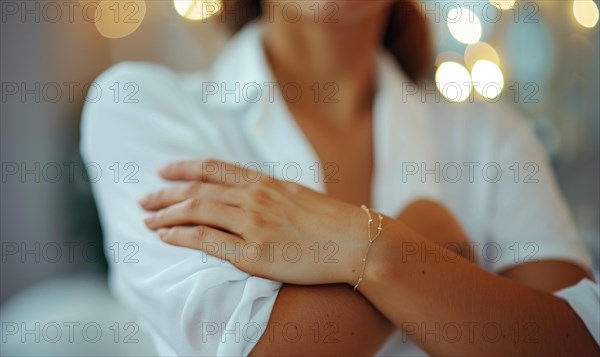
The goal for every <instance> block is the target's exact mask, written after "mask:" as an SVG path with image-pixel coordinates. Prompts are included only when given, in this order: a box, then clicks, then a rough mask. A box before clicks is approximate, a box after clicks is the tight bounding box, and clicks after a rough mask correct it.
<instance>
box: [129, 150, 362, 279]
mask: <svg viewBox="0 0 600 357" xmlns="http://www.w3.org/2000/svg"><path fill="white" fill-rule="evenodd" d="M160 175H161V176H162V177H163V178H165V179H167V180H182V181H189V182H188V183H185V184H183V185H180V186H176V187H172V188H167V189H164V190H161V191H159V192H156V193H153V194H150V195H148V196H146V197H144V198H143V199H141V200H140V204H141V205H142V207H143V208H145V209H146V210H149V211H154V213H153V214H152V215H151V216H149V217H148V218H147V219H146V220H145V223H146V225H147V226H148V228H150V229H152V230H157V231H158V233H159V236H160V238H161V239H162V240H163V241H165V242H167V243H170V244H174V245H178V246H183V247H188V248H193V249H199V250H203V251H205V252H206V253H208V254H211V255H213V256H215V257H218V258H221V259H225V260H228V261H229V262H231V263H232V264H234V265H235V266H237V267H238V268H240V269H241V270H244V271H246V272H248V273H249V274H252V275H256V276H261V277H265V278H268V279H272V280H277V281H281V282H285V283H290V284H310V285H314V284H327V283H340V282H346V283H349V284H354V283H355V282H356V279H358V275H359V271H360V268H361V263H362V255H363V254H364V252H365V249H366V247H367V244H368V239H367V226H366V224H367V217H366V215H365V213H364V212H363V211H362V209H361V208H359V207H355V206H352V205H349V204H346V203H344V202H341V201H337V200H334V199H332V198H329V197H327V196H326V195H323V194H320V193H317V192H315V191H312V190H310V189H308V188H305V187H302V186H300V185H297V184H295V183H291V182H284V181H279V180H275V179H273V178H270V177H265V178H260V179H258V180H255V179H254V178H257V177H258V176H257V175H258V174H257V173H256V172H254V171H251V170H245V169H243V168H241V167H240V165H233V164H228V163H225V162H221V161H214V160H210V161H186V162H179V163H175V164H171V165H168V166H166V167H164V168H163V169H161V171H160ZM249 179H252V181H256V182H249Z"/></svg>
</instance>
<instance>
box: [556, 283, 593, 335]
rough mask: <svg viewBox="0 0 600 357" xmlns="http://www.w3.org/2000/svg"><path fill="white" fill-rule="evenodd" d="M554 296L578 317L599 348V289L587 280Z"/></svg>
mask: <svg viewBox="0 0 600 357" xmlns="http://www.w3.org/2000/svg"><path fill="white" fill-rule="evenodd" d="M554 295H556V296H558V297H559V298H561V299H563V300H565V301H566V302H567V303H569V305H570V306H571V308H572V309H573V310H575V312H576V313H577V315H579V318H581V320H582V321H583V323H584V324H585V326H586V327H587V329H588V331H589V332H590V334H591V335H592V336H593V337H594V339H595V340H596V343H597V344H598V345H599V346H600V287H599V286H598V284H595V283H593V282H592V281H590V280H589V279H582V280H581V281H580V282H579V283H578V284H577V285H573V286H571V287H568V288H566V289H563V290H560V291H557V292H556V293H554Z"/></svg>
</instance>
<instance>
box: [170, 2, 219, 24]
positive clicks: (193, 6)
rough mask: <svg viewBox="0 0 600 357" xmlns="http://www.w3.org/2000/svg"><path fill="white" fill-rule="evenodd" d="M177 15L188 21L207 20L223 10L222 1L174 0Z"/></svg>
mask: <svg viewBox="0 0 600 357" xmlns="http://www.w3.org/2000/svg"><path fill="white" fill-rule="evenodd" d="M173 5H174V6H175V10H176V11H177V13H178V14H179V15H181V16H183V17H185V18H186V19H188V20H194V21H199V20H206V19H208V18H209V17H211V16H214V15H216V14H218V13H220V12H221V10H223V1H222V0H173Z"/></svg>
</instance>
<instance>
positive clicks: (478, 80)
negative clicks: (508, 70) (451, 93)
mask: <svg viewBox="0 0 600 357" xmlns="http://www.w3.org/2000/svg"><path fill="white" fill-rule="evenodd" d="M471 77H472V78H473V86H474V87H475V90H476V91H477V93H479V94H481V95H482V96H483V97H484V98H486V99H496V98H498V97H499V96H500V95H501V94H502V90H503V89H504V75H503V74H502V71H501V70H500V67H498V65H496V64H495V63H494V62H491V61H487V60H481V61H477V62H476V63H475V65H474V66H473V70H472V71H471Z"/></svg>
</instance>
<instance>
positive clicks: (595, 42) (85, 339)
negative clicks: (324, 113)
mask: <svg viewBox="0 0 600 357" xmlns="http://www.w3.org/2000/svg"><path fill="white" fill-rule="evenodd" d="M0 4H1V7H0V17H1V23H0V25H1V29H0V39H1V44H0V56H1V57H0V59H1V64H0V70H1V93H0V95H1V101H2V102H1V111H0V115H1V116H0V135H1V162H2V181H1V183H2V186H1V191H0V193H1V206H0V209H1V214H0V233H1V259H2V262H1V273H0V279H1V280H0V299H1V303H2V306H1V309H0V320H1V322H2V341H1V345H0V346H1V349H0V352H1V353H2V355H6V356H8V355H44V356H47V355H110V354H112V355H138V356H139V355H149V354H152V353H153V349H152V345H151V342H150V340H149V339H148V336H146V335H145V334H144V333H143V329H141V328H140V326H138V325H137V323H136V322H135V321H136V320H135V317H134V316H133V315H132V314H131V313H130V312H129V311H128V310H127V309H125V308H123V307H122V306H120V305H119V304H118V303H117V302H116V301H115V300H114V299H113V298H112V297H111V296H110V294H109V292H108V290H107V288H106V282H105V277H104V275H105V271H106V258H105V256H104V253H103V251H102V241H101V239H102V232H101V228H100V225H99V222H98V218H97V212H96V209H95V205H94V202H93V198H92V196H91V192H90V189H89V183H88V177H87V176H86V173H85V168H84V166H83V164H82V162H81V159H80V156H79V152H78V140H79V120H80V113H81V109H82V106H83V104H84V100H85V98H86V95H87V94H88V92H89V93H92V91H94V90H95V87H94V82H93V81H94V78H95V77H97V76H98V75H99V74H100V73H101V72H102V71H104V70H105V69H107V68H108V67H110V66H111V65H113V64H115V63H118V62H121V61H125V60H135V61H151V62H157V63H162V64H164V65H166V66H169V67H171V68H174V69H176V70H179V71H193V70H201V69H205V68H207V67H208V66H209V65H210V64H211V63H212V61H213V60H214V58H215V56H216V55H217V54H218V53H219V51H220V49H221V48H222V46H223V45H224V44H225V43H226V41H227V39H228V38H229V37H230V36H231V34H230V33H229V32H228V31H227V30H226V29H225V26H224V24H223V16H236V15H235V14H232V13H229V14H227V13H223V4H222V2H221V1H217V0H210V1H200V0H197V1H196V0H146V1H143V0H121V1H115V0H103V1H93V0H79V1H50V0H46V1H36V0H29V1H5V0H1V1H0ZM418 6H419V7H420V8H421V10H422V11H423V12H424V13H425V15H426V16H427V18H428V19H429V22H430V24H431V26H432V29H433V33H434V35H435V41H436V51H437V54H436V55H437V58H436V62H435V67H433V66H432V68H431V81H432V82H433V81H434V80H435V82H436V83H437V85H438V89H439V90H440V91H441V92H442V95H443V96H444V97H446V99H447V100H449V101H456V102H460V101H466V100H475V101H481V100H487V101H494V102H495V101H507V102H510V103H512V104H513V105H514V106H516V107H517V108H518V109H519V110H520V111H522V112H523V113H524V114H525V115H526V117H527V118H529V120H530V121H531V124H532V125H533V126H534V128H535V129H536V132H537V133H538V135H539V137H540V139H541V140H542V142H543V143H544V145H545V147H546V149H547V151H548V154H549V155H550V157H551V159H552V163H553V167H554V169H555V172H556V175H557V177H558V180H559V183H560V186H561V189H562V191H563V193H564V194H565V197H566V199H567V201H568V203H569V205H570V208H571V210H572V213H573V216H574V218H575V221H576V223H577V226H578V229H579V232H580V235H581V237H582V239H583V240H584V242H585V244H586V246H587V248H588V250H589V251H590V253H591V255H592V257H593V259H594V264H595V267H596V271H598V266H599V264H600V232H599V226H600V222H599V220H600V211H599V203H600V177H599V172H600V165H599V163H600V143H599V139H600V128H599V125H600V100H599V98H600V93H599V91H600V65H599V64H600V44H599V40H600V38H599V31H598V28H599V25H598V2H597V1H592V0H575V1H572V0H543V1H511V0H495V1H491V0H490V1H487V0H484V1H453V2H446V1H429V0H427V1H420V2H418ZM471 80H472V81H473V82H479V83H481V84H480V85H478V86H476V87H473V88H470V89H469V90H470V92H465V91H463V92H462V93H452V91H444V90H443V88H444V84H445V83H453V82H459V83H464V82H471ZM122 89H123V88H122ZM115 90H119V89H117V88H116V89H115ZM123 90H124V89H123ZM90 97H93V96H91V95H90ZM107 252H108V253H109V254H110V250H107ZM91 306H93V307H94V308H93V309H90V307H91Z"/></svg>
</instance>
